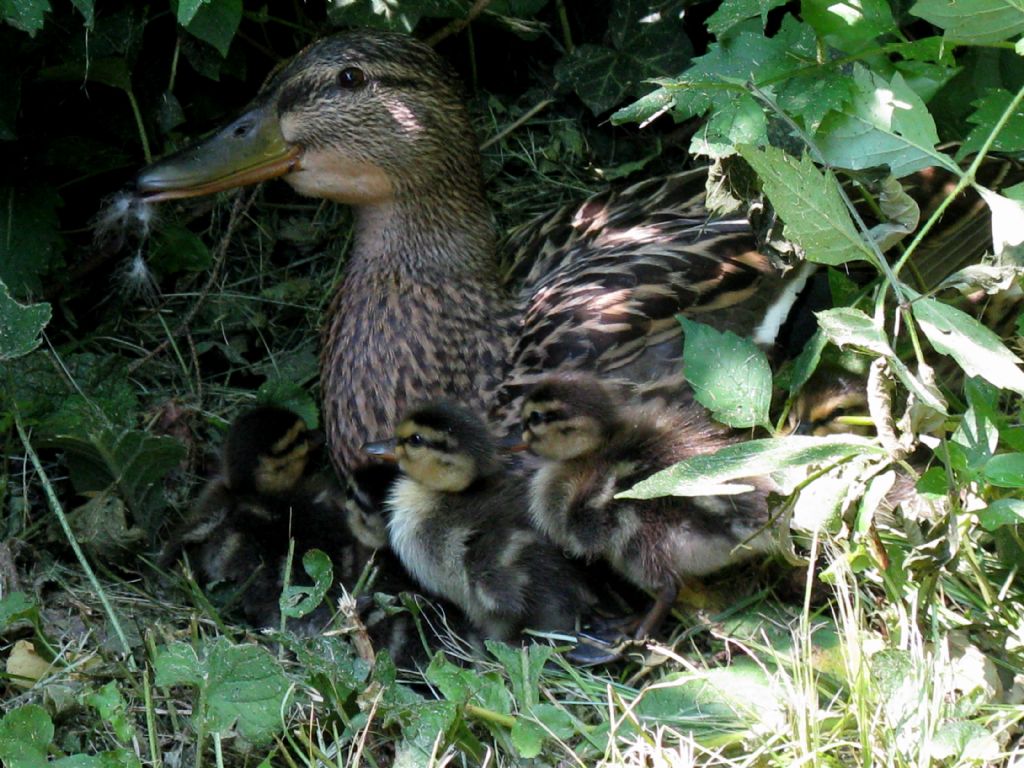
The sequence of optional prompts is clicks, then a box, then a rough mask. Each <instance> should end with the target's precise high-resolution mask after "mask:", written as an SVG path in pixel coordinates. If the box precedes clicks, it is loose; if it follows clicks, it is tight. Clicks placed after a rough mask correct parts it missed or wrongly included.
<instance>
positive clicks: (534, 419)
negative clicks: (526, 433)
mask: <svg viewBox="0 0 1024 768" xmlns="http://www.w3.org/2000/svg"><path fill="white" fill-rule="evenodd" d="M544 421H545V419H544V414H543V413H541V412H540V411H531V413H530V415H529V416H527V417H526V424H527V425H528V426H530V427H539V426H540V425H541V424H543V423H544Z"/></svg>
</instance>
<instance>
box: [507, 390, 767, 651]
mask: <svg viewBox="0 0 1024 768" xmlns="http://www.w3.org/2000/svg"><path fill="white" fill-rule="evenodd" d="M522 427H523V442H524V443H525V445H526V447H528V448H529V450H530V451H531V452H532V453H533V454H535V455H536V456H537V457H539V459H540V467H539V469H538V470H537V471H536V472H535V474H534V475H533V476H532V478H531V480H530V491H529V497H530V502H529V511H530V517H531V519H532V520H533V523H534V524H535V525H536V527H537V528H538V530H540V531H541V532H542V533H544V534H545V535H547V536H548V537H550V538H551V540H552V541H554V542H555V543H556V544H558V545H560V546H562V547H564V548H565V549H566V551H567V552H568V553H570V554H572V555H575V556H577V557H581V558H586V559H591V560H593V559H598V558H603V559H604V560H606V561H607V562H608V563H609V564H610V565H611V566H612V567H613V568H614V569H615V570H616V571H618V572H619V573H620V574H622V575H623V576H625V577H626V579H628V580H629V581H631V582H633V583H634V584H636V585H637V586H639V587H642V588H644V589H646V590H649V591H651V592H653V593H655V595H656V600H655V603H654V605H653V606H652V608H651V609H650V610H649V611H648V613H647V614H646V615H645V617H644V618H643V620H642V621H641V622H640V624H639V626H638V627H637V629H636V631H635V637H636V638H637V639H642V638H644V637H646V636H647V635H649V634H651V633H652V632H654V631H655V630H656V629H657V628H658V627H659V626H660V624H661V622H662V620H663V619H664V617H665V615H666V613H667V612H668V610H669V608H670V607H671V606H672V604H673V603H674V602H675V598H676V596H677V594H678V591H679V582H680V579H681V578H683V577H687V576H703V575H706V574H709V573H712V572H714V571H717V570H719V569H721V568H723V567H725V566H727V565H730V564H732V563H736V562H739V561H741V560H744V559H746V558H749V557H751V556H753V555H755V554H759V553H765V552H768V551H770V549H771V540H770V535H769V532H768V531H767V530H766V527H767V525H768V520H769V515H768V508H767V503H766V499H767V490H768V488H767V484H766V483H764V482H762V481H754V482H753V483H752V484H753V485H754V486H755V489H754V490H753V491H750V492H747V493H742V494H739V495H729V496H701V497H692V498H684V497H674V496H669V497H662V498H657V499H647V500H640V499H616V498H615V495H616V494H617V493H618V492H620V491H624V490H626V489H628V488H630V487H632V486H633V485H634V484H636V483H637V482H638V481H640V480H642V479H644V478H646V477H648V476H649V475H651V474H653V473H654V472H656V471H658V470H661V469H664V468H666V467H668V466H671V465H672V464H675V463H677V462H679V461H681V460H683V459H686V458H691V457H693V456H697V455H700V454H706V453H712V452H714V451H715V450H716V449H717V448H720V447H723V446H725V445H727V444H729V443H730V442H732V438H731V437H730V435H729V434H728V433H727V432H726V431H725V430H724V429H723V428H721V427H718V426H716V425H715V424H714V423H713V422H711V421H710V420H709V419H708V418H707V417H706V416H705V415H704V414H703V412H702V411H700V410H698V409H697V408H696V407H690V408H665V407H660V406H659V407H651V406H649V405H627V404H625V403H624V402H623V401H622V399H621V398H620V396H619V395H618V394H617V393H614V392H613V391H612V390H611V389H610V388H609V386H608V385H607V384H605V383H604V382H602V381H601V380H599V379H597V378H596V377H594V376H590V375H584V374H572V375H569V374H565V375H558V376H552V377H549V378H547V379H544V380H543V381H541V382H540V383H539V384H538V385H537V386H536V387H535V388H534V389H533V390H532V391H531V392H530V393H529V394H528V395H527V396H526V399H525V401H524V405H523V410H522Z"/></svg>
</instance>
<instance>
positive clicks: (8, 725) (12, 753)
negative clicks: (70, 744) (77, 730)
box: [0, 704, 53, 768]
mask: <svg viewBox="0 0 1024 768" xmlns="http://www.w3.org/2000/svg"><path fill="white" fill-rule="evenodd" d="M52 741H53V721H52V720H50V716H49V715H48V714H46V710H45V709H43V708H42V707H39V706H36V705H35V704H26V705H25V706H23V707H18V708H17V709H12V710H10V711H9V712H8V713H7V714H6V715H4V718H3V720H0V762H2V763H3V764H4V765H5V766H6V767H7V768H46V766H47V765H48V762H47V759H46V752H47V748H48V747H49V745H50V742H52Z"/></svg>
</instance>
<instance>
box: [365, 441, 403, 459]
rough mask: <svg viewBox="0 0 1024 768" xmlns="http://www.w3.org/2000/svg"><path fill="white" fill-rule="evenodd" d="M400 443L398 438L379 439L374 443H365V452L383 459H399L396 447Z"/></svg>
mask: <svg viewBox="0 0 1024 768" xmlns="http://www.w3.org/2000/svg"><path fill="white" fill-rule="evenodd" d="M397 445H398V440H397V439H396V438H391V439H390V440H377V441H376V442H372V443H364V444H363V453H365V454H368V455H370V456H375V457H376V458H378V459H380V460H381V461H398V457H397V456H396V455H395V448H396V447H397Z"/></svg>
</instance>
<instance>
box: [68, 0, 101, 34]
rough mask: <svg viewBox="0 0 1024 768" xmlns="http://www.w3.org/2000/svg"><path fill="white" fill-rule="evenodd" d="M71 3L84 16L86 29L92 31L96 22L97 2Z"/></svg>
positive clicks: (80, 0) (82, 1)
mask: <svg viewBox="0 0 1024 768" xmlns="http://www.w3.org/2000/svg"><path fill="white" fill-rule="evenodd" d="M71 3H72V5H74V6H75V8H77V9H78V12H79V13H80V14H82V18H83V19H84V20H85V27H86V29H92V27H93V24H94V23H95V21H96V10H95V7H94V6H95V0H71Z"/></svg>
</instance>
